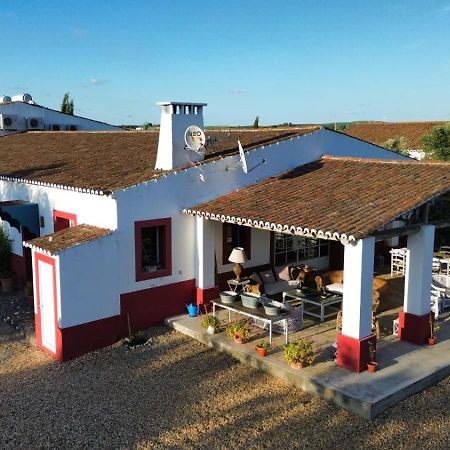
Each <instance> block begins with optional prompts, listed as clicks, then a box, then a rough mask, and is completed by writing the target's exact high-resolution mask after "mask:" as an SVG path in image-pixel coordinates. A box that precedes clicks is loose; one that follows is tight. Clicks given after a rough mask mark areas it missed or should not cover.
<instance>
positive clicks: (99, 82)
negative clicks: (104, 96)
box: [89, 78, 106, 86]
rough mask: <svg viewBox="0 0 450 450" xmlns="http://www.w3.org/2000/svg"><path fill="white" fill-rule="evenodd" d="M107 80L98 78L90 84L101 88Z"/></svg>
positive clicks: (91, 80) (93, 79)
mask: <svg viewBox="0 0 450 450" xmlns="http://www.w3.org/2000/svg"><path fill="white" fill-rule="evenodd" d="M105 83H106V81H105V80H99V79H98V78H91V79H90V80H89V84H90V85H92V86H100V85H101V84H105Z"/></svg>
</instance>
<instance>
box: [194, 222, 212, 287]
mask: <svg viewBox="0 0 450 450" xmlns="http://www.w3.org/2000/svg"><path fill="white" fill-rule="evenodd" d="M214 225H215V223H214V222H213V221H212V220H205V219H203V218H201V217H195V244H196V245H195V246H196V253H195V256H196V257H195V272H196V279H197V287H198V288H201V289H209V288H212V287H214V286H215V283H214V262H215V261H214V259H215V226H214Z"/></svg>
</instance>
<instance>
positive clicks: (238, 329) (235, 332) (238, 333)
mask: <svg viewBox="0 0 450 450" xmlns="http://www.w3.org/2000/svg"><path fill="white" fill-rule="evenodd" d="M226 333H227V336H229V337H230V338H231V339H236V338H241V339H242V341H243V342H245V341H247V340H248V337H249V336H250V329H249V328H248V327H247V325H245V324H243V323H239V322H236V323H232V324H231V325H229V326H228V328H227V330H226Z"/></svg>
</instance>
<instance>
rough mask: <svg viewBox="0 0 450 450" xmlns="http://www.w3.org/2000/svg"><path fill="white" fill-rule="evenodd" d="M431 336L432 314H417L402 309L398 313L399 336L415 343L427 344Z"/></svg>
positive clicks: (403, 339)
mask: <svg viewBox="0 0 450 450" xmlns="http://www.w3.org/2000/svg"><path fill="white" fill-rule="evenodd" d="M430 336H431V329H430V314H425V315H424V316H416V315H415V314H409V313H407V312H403V311H401V312H400V313H399V315H398V337H399V338H400V339H401V340H402V341H408V342H412V343H413V344H418V345H422V344H426V343H427V339H428V338H429V337H430Z"/></svg>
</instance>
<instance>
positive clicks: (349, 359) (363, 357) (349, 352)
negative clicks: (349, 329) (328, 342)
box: [336, 333, 377, 373]
mask: <svg viewBox="0 0 450 450" xmlns="http://www.w3.org/2000/svg"><path fill="white" fill-rule="evenodd" d="M370 341H372V342H373V343H374V345H375V346H376V341H377V338H376V336H375V335H374V334H372V335H370V336H367V337H366V338H364V339H355V338H352V337H349V336H345V335H343V334H341V333H338V335H337V359H336V363H337V365H338V366H341V367H344V368H345V369H348V370H351V371H352V372H358V373H359V372H363V371H364V370H367V363H368V362H369V342H370Z"/></svg>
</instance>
